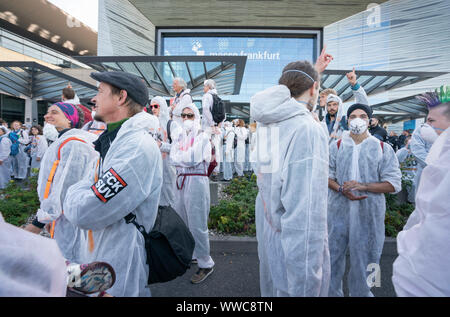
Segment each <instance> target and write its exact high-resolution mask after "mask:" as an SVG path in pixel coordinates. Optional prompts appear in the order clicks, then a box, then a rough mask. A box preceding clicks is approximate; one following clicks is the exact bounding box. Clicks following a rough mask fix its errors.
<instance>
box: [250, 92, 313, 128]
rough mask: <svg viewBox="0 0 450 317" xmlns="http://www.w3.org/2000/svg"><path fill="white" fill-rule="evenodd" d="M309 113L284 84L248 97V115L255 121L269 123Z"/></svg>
mask: <svg viewBox="0 0 450 317" xmlns="http://www.w3.org/2000/svg"><path fill="white" fill-rule="evenodd" d="M306 113H309V110H308V109H307V108H306V106H305V105H303V104H301V103H299V102H297V101H296V100H295V99H294V98H292V97H291V92H290V91H289V89H288V88H287V87H286V86H284V85H277V86H273V87H270V88H267V89H266V90H263V91H261V92H258V93H256V94H255V95H254V96H253V97H252V98H251V99H250V116H251V117H252V118H253V119H255V121H256V122H261V123H263V124H271V123H276V122H280V121H284V120H287V119H289V118H292V117H294V116H297V115H300V114H306Z"/></svg>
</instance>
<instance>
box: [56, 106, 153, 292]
mask: <svg viewBox="0 0 450 317" xmlns="http://www.w3.org/2000/svg"><path fill="white" fill-rule="evenodd" d="M152 126H153V120H152V115H150V114H148V113H146V112H140V113H138V114H136V115H134V116H133V117H131V118H129V119H128V120H127V121H125V122H124V123H123V124H122V126H121V127H120V128H119V129H120V130H119V131H118V133H117V136H116V137H115V139H114V140H113V142H112V143H111V145H110V147H109V150H108V152H107V153H106V156H105V158H104V160H103V161H102V162H100V164H99V167H98V169H96V168H93V169H92V170H91V173H90V175H89V176H88V177H86V178H84V179H83V180H82V181H80V182H78V183H77V184H75V185H73V186H72V187H70V189H69V191H68V194H67V197H66V200H65V202H64V208H65V209H64V213H65V215H66V217H67V219H69V221H70V222H71V223H73V224H74V225H76V226H78V227H80V228H82V229H84V230H92V231H93V240H94V250H93V252H90V251H89V248H88V245H87V243H88V241H87V240H85V241H84V243H83V245H82V250H83V252H84V253H83V263H89V262H93V261H103V262H107V263H109V264H110V265H111V266H112V267H113V268H114V270H115V272H116V283H115V284H114V286H113V287H112V288H110V289H109V290H108V293H109V294H111V295H113V296H133V297H134V296H150V289H149V288H146V285H147V280H148V273H149V267H148V265H147V263H146V262H147V256H146V251H145V246H144V237H143V236H142V234H141V233H140V232H139V231H138V230H137V229H136V227H135V226H134V225H133V224H132V223H130V224H127V223H126V221H125V219H124V217H125V216H127V215H128V214H129V213H133V214H135V215H136V222H137V223H139V224H140V225H142V226H144V227H145V230H146V231H147V232H150V230H151V229H152V228H153V225H154V223H155V220H156V216H157V212H158V203H159V196H160V192H161V186H162V159H161V154H160V151H159V148H158V146H157V145H156V142H155V140H154V139H153V137H152V136H151V135H150V133H149V132H148V131H149V130H150V128H151V127H152ZM96 173H98V181H97V182H96V181H95V178H96V177H95V174H96Z"/></svg>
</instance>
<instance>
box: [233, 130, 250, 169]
mask: <svg viewBox="0 0 450 317" xmlns="http://www.w3.org/2000/svg"><path fill="white" fill-rule="evenodd" d="M234 132H235V133H236V137H237V145H236V157H235V161H234V168H235V170H236V173H237V175H238V176H244V164H245V139H247V137H248V131H247V129H246V128H243V127H236V128H234Z"/></svg>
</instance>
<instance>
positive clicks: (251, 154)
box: [249, 131, 257, 173]
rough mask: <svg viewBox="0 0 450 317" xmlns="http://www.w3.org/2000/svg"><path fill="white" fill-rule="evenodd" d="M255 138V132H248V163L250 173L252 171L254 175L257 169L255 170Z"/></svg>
mask: <svg viewBox="0 0 450 317" xmlns="http://www.w3.org/2000/svg"><path fill="white" fill-rule="evenodd" d="M256 136H257V133H256V131H255V132H250V144H249V145H250V147H249V161H250V166H251V171H253V172H254V173H256V171H257V169H256V155H257V150H256V144H257V140H256Z"/></svg>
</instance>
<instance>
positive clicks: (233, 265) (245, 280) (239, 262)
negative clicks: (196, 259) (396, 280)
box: [151, 238, 397, 297]
mask: <svg viewBox="0 0 450 317" xmlns="http://www.w3.org/2000/svg"><path fill="white" fill-rule="evenodd" d="M234 240H239V241H234ZM211 256H212V258H213V259H214V261H215V263H216V267H215V272H214V273H213V274H212V275H211V276H210V277H209V278H208V279H207V280H206V281H205V282H203V283H202V284H197V285H194V284H191V283H190V278H191V276H192V275H193V274H194V273H195V271H196V269H197V266H196V265H194V266H193V267H191V268H190V270H188V271H187V273H186V274H185V275H183V276H181V277H179V278H177V279H175V280H173V281H171V282H168V283H164V284H155V285H153V286H151V291H152V296H154V297H259V296H260V291H259V271H258V254H257V244H256V241H255V240H254V239H234V238H231V240H228V241H226V240H225V241H224V240H217V239H212V240H211ZM396 257H397V247H396V244H395V240H394V241H391V242H389V241H388V242H386V243H385V246H384V250H383V255H382V257H381V263H380V266H381V287H380V288H376V287H374V288H373V289H372V292H373V293H374V295H375V296H377V297H394V296H395V292H394V287H393V285H392V281H391V277H392V264H393V262H394V260H395V259H396ZM344 293H345V294H346V295H348V291H347V288H346V286H345V283H344Z"/></svg>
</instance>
